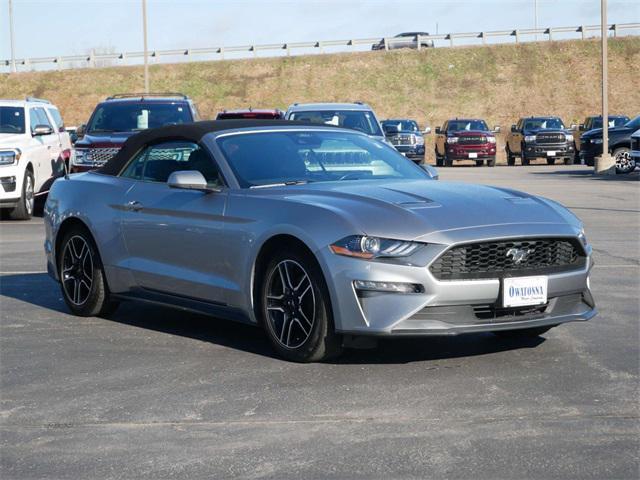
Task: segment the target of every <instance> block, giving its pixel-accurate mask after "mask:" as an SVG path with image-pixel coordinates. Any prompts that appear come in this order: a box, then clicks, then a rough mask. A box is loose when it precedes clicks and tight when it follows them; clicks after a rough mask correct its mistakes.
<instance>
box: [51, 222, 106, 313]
mask: <svg viewBox="0 0 640 480" xmlns="http://www.w3.org/2000/svg"><path fill="white" fill-rule="evenodd" d="M58 274H59V277H60V288H61V290H62V298H63V299H64V301H65V303H66V304H67V306H68V307H69V310H71V312H72V313H73V314H74V315H78V316H80V317H95V316H108V315H110V314H111V313H113V312H114V311H115V310H116V308H117V307H118V302H116V301H114V300H113V299H112V298H111V294H110V292H109V287H108V286H107V279H106V276H105V273H104V268H103V266H102V261H101V260H100V254H99V253H98V249H97V248H96V244H95V242H94V241H93V238H92V236H91V234H90V233H89V231H88V230H87V229H85V228H81V227H74V228H72V229H71V230H69V231H68V232H66V233H65V234H64V236H63V237H62V242H61V243H60V250H59V255H58Z"/></svg>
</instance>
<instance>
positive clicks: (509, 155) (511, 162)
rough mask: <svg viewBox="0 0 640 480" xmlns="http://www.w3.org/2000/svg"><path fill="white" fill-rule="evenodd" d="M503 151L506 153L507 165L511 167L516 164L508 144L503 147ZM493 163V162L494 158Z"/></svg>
mask: <svg viewBox="0 0 640 480" xmlns="http://www.w3.org/2000/svg"><path fill="white" fill-rule="evenodd" d="M504 151H505V153H506V154H507V165H509V166H510V167H513V166H514V165H515V164H516V159H515V157H514V156H513V154H512V153H511V150H509V146H508V145H507V147H506V148H505V149H504ZM494 164H495V158H494Z"/></svg>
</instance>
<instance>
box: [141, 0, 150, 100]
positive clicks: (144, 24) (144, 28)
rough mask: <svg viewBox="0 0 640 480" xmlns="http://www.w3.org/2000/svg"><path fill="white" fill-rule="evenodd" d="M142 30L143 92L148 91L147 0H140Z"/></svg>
mask: <svg viewBox="0 0 640 480" xmlns="http://www.w3.org/2000/svg"><path fill="white" fill-rule="evenodd" d="M142 32H143V35H144V93H149V51H148V50H147V0H142Z"/></svg>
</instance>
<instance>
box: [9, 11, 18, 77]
mask: <svg viewBox="0 0 640 480" xmlns="http://www.w3.org/2000/svg"><path fill="white" fill-rule="evenodd" d="M9 37H10V41H11V71H12V72H13V73H15V72H17V69H16V51H15V45H14V43H15V41H14V38H13V2H12V0H9Z"/></svg>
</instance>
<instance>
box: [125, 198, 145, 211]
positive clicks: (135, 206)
mask: <svg viewBox="0 0 640 480" xmlns="http://www.w3.org/2000/svg"><path fill="white" fill-rule="evenodd" d="M124 207H125V208H126V209H127V210H129V211H131V212H138V211H140V210H142V204H141V203H140V202H138V201H137V200H131V201H130V202H127V203H125V205H124Z"/></svg>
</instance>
